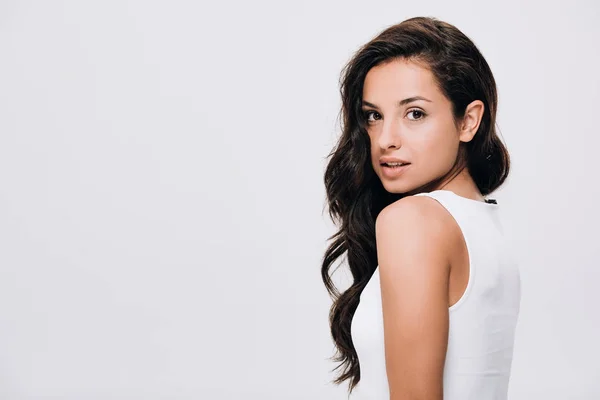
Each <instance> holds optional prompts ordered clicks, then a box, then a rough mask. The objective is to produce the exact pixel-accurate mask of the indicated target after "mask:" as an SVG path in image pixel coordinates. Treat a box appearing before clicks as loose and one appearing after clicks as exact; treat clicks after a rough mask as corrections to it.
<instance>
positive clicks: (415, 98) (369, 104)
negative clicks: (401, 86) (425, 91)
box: [362, 96, 431, 108]
mask: <svg viewBox="0 0 600 400" xmlns="http://www.w3.org/2000/svg"><path fill="white" fill-rule="evenodd" d="M418 100H424V101H428V102H430V103H431V100H429V99H426V98H425V97H421V96H413V97H409V98H407V99H404V100H400V101H399V102H398V104H397V105H398V107H402V106H403V105H406V104H408V103H412V102H415V101H418ZM362 104H363V105H365V106H369V107H373V108H379V107H377V106H376V105H375V104H373V103H369V102H368V101H365V100H363V102H362Z"/></svg>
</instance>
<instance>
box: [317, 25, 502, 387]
mask: <svg viewBox="0 0 600 400" xmlns="http://www.w3.org/2000/svg"><path fill="white" fill-rule="evenodd" d="M400 58H403V59H407V60H413V61H417V62H419V63H420V64H422V65H425V66H427V67H428V68H429V69H430V70H431V72H432V73H433V75H434V77H435V81H436V84H437V85H438V87H439V89H440V90H441V91H442V93H443V94H444V95H445V96H446V97H447V98H448V99H449V100H450V101H451V103H452V112H453V117H454V121H455V123H456V122H457V121H461V120H462V118H463V117H464V112H465V108H466V106H467V105H468V104H469V103H471V102H472V101H474V100H481V101H482V102H483V103H484V105H485V109H484V114H483V116H482V119H481V122H480V125H479V128H478V131H477V133H476V134H475V136H474V137H473V139H472V140H471V141H469V142H461V143H460V145H459V152H458V155H457V158H456V162H455V164H454V166H453V168H452V169H451V170H450V171H449V172H448V174H446V175H445V176H443V177H441V178H439V179H436V180H435V181H433V182H429V183H427V184H425V185H423V186H422V187H419V188H417V189H416V190H415V191H412V193H415V192H422V191H428V189H432V188H435V187H436V185H437V184H438V183H439V182H441V181H443V180H445V179H447V178H448V177H449V176H450V175H451V174H457V173H458V172H460V170H461V169H462V168H464V167H466V168H468V171H469V173H470V174H471V176H472V178H473V179H474V181H475V183H476V184H477V187H478V188H479V190H480V192H481V194H482V195H484V196H486V195H488V194H489V193H491V192H493V191H494V190H496V189H497V188H498V187H499V186H500V185H502V183H503V182H504V180H505V179H506V177H507V176H508V172H509V166H510V159H509V154H508V151H507V149H506V147H505V146H504V145H503V143H502V142H501V141H500V138H499V137H498V135H497V132H496V109H497V103H498V95H497V91H496V82H495V80H494V77H493V75H492V71H491V70H490V67H489V65H488V63H487V62H486V60H485V59H484V57H483V55H482V54H481V53H480V51H479V50H478V49H477V47H476V46H475V44H474V43H473V42H472V41H471V40H470V39H469V38H468V37H467V36H465V35H464V34H463V33H462V32H461V31H460V30H458V29H457V28H456V27H455V26H453V25H451V24H449V23H447V22H444V21H440V20H438V19H436V18H433V17H415V18H410V19H407V20H405V21H403V22H401V23H399V24H396V25H393V26H390V27H388V28H386V29H385V30H383V31H382V32H381V33H379V34H378V35H377V36H375V37H374V38H373V39H372V40H371V41H369V42H368V43H366V44H365V45H363V46H362V47H361V48H360V49H359V50H358V51H357V52H356V53H355V54H354V56H353V57H352V58H351V59H350V61H349V62H348V63H347V64H346V65H345V66H344V68H343V70H342V73H341V76H340V94H341V98H342V106H341V109H340V115H341V117H342V118H341V129H342V134H341V136H340V138H339V140H338V141H337V143H336V144H335V147H334V149H333V150H332V152H331V153H329V155H328V156H327V158H329V162H328V164H327V166H326V170H325V174H324V181H325V188H326V196H327V207H328V209H329V216H330V217H331V219H332V220H333V222H334V224H335V225H336V226H338V227H339V230H338V231H337V232H336V233H335V234H334V235H332V236H330V237H329V238H328V240H332V242H331V244H330V245H329V247H328V248H327V249H326V251H325V254H324V256H323V259H322V268H321V276H322V279H323V282H324V284H325V287H326V289H327V291H328V293H329V295H330V296H331V297H332V298H333V304H332V306H331V309H330V313H329V324H330V329H331V335H332V338H333V342H334V344H335V346H336V352H335V355H334V356H333V357H331V358H330V359H331V360H333V361H335V362H338V363H339V365H337V366H336V367H335V368H334V369H333V370H332V371H335V370H337V369H340V368H341V371H340V372H339V374H338V376H337V377H336V378H335V379H334V380H333V383H335V384H338V385H339V384H341V383H342V382H344V381H345V380H349V386H348V391H349V393H351V392H352V390H353V389H354V387H355V386H356V385H357V384H358V382H359V381H360V366H359V360H358V356H357V353H356V350H355V348H354V345H353V342H352V335H351V324H352V318H353V317H354V312H355V311H356V308H357V306H358V303H359V296H360V294H361V292H362V290H363V289H364V287H365V286H366V285H367V283H368V281H369V279H370V278H371V276H372V275H373V273H374V272H375V269H376V268H377V265H378V261H377V251H376V245H375V220H376V218H377V215H378V214H379V212H380V211H381V210H382V209H383V208H384V207H386V206H387V205H389V204H391V203H392V202H394V201H396V200H398V199H400V198H402V197H404V196H406V195H407V194H406V193H403V194H397V193H390V192H387V191H386V190H385V188H384V187H383V185H382V183H381V181H380V179H379V178H378V177H377V175H376V174H375V171H374V170H373V167H372V164H371V160H370V154H371V151H370V141H369V136H368V133H367V131H366V126H367V124H366V121H365V119H364V116H363V114H362V112H361V103H362V91H363V84H364V80H365V76H366V75H367V72H368V71H369V70H370V69H371V68H372V67H374V66H377V65H379V64H382V63H384V62H387V61H391V60H395V59H400ZM338 117H339V116H338ZM344 255H346V259H347V264H348V266H349V268H350V272H351V274H352V277H353V283H352V284H351V285H350V287H349V288H348V289H347V290H345V291H344V292H343V293H340V292H339V291H338V289H337V288H336V287H335V285H334V283H333V281H332V274H333V272H335V270H334V271H333V272H331V271H330V270H331V268H332V266H333V264H334V262H335V261H336V260H337V259H339V258H341V257H342V256H344ZM342 261H343V260H342Z"/></svg>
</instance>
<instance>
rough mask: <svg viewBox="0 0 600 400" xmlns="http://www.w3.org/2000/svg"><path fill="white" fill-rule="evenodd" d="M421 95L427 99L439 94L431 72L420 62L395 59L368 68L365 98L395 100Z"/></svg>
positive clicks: (364, 91) (364, 89)
mask: <svg viewBox="0 0 600 400" xmlns="http://www.w3.org/2000/svg"><path fill="white" fill-rule="evenodd" d="M417 95H421V96H423V97H427V98H429V99H432V100H433V99H436V98H439V96H441V92H440V91H439V89H438V87H437V85H436V81H435V78H434V75H433V73H432V72H431V71H430V70H429V69H428V68H425V67H424V66H423V65H422V64H418V63H416V62H414V61H409V60H405V59H397V60H393V61H389V62H386V63H384V64H380V65H377V66H375V67H373V68H371V69H370V70H369V72H368V73H367V75H366V77H365V82H364V85H363V98H364V99H365V100H369V99H371V100H375V101H385V100H386V99H388V98H389V99H390V101H397V100H399V99H400V97H402V98H405V97H411V96H417Z"/></svg>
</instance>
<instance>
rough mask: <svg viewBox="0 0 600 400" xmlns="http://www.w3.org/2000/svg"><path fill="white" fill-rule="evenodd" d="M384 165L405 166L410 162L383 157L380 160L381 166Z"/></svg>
mask: <svg viewBox="0 0 600 400" xmlns="http://www.w3.org/2000/svg"><path fill="white" fill-rule="evenodd" d="M384 163H403V164H408V163H409V162H408V161H406V160H403V159H401V158H397V157H381V158H380V159H379V164H384Z"/></svg>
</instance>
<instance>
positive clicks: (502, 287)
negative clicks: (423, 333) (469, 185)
mask: <svg viewBox="0 0 600 400" xmlns="http://www.w3.org/2000/svg"><path fill="white" fill-rule="evenodd" d="M415 196H429V197H432V198H434V199H435V200H437V201H438V202H439V203H441V204H442V205H443V206H444V207H445V208H446V210H447V211H448V212H449V213H450V214H451V215H452V216H453V217H454V219H455V221H456V222H457V223H458V225H459V227H460V228H461V231H462V233H463V236H464V238H465V242H466V245H467V250H468V253H469V265H470V270H469V281H468V284H467V287H466V289H465V293H464V294H463V296H462V297H461V298H460V300H459V301H458V302H457V303H456V304H454V305H452V306H451V307H450V308H449V335H448V349H447V352H446V362H445V366H444V384H443V385H444V386H443V388H444V400H506V398H507V391H508V382H509V376H510V370H511V363H512V356H513V343H514V333H515V327H516V324H517V318H518V314H519V304H520V298H521V285H520V275H519V268H518V264H517V263H516V262H515V258H514V256H513V252H512V251H513V250H512V248H510V245H509V243H508V242H507V241H505V239H504V234H503V230H502V224H501V221H500V217H499V214H498V211H499V205H498V204H493V203H484V202H481V201H477V200H472V199H467V198H465V197H462V196H459V195H457V194H455V193H454V192H451V191H448V190H435V191H432V192H429V193H419V194H416V195H415ZM351 332H352V341H353V343H354V347H355V349H356V351H357V353H358V360H359V363H360V371H361V380H360V382H359V383H358V385H357V386H356V387H355V388H354V391H353V392H352V393H351V395H350V396H349V397H348V398H349V399H352V400H363V399H364V400H367V399H368V400H388V399H389V386H388V381H387V374H386V369H385V353H384V342H383V316H382V309H381V291H380V283H379V267H377V269H376V270H375V272H374V274H373V276H372V277H371V279H370V280H369V282H368V284H367V286H366V287H365V288H364V290H363V292H362V293H361V296H360V304H359V306H358V308H357V310H356V313H355V314H354V318H353V320H352V325H351Z"/></svg>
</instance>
